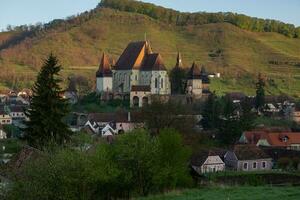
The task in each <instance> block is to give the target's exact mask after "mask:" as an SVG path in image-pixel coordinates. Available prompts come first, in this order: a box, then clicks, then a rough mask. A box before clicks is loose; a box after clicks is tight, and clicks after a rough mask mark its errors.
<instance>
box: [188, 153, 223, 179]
mask: <svg viewBox="0 0 300 200" xmlns="http://www.w3.org/2000/svg"><path fill="white" fill-rule="evenodd" d="M223 156H224V151H218V152H217V151H201V152H200V153H198V154H195V155H194V156H192V159H191V163H190V164H191V167H192V169H193V170H195V172H197V173H198V174H200V175H201V174H206V173H212V172H220V171H225V163H224V162H223V160H222V157H223Z"/></svg>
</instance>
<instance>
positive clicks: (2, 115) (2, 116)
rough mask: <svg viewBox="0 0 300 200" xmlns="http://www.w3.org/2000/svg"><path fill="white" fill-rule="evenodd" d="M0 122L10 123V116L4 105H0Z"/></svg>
mask: <svg viewBox="0 0 300 200" xmlns="http://www.w3.org/2000/svg"><path fill="white" fill-rule="evenodd" d="M0 124H1V125H5V124H12V117H11V116H10V115H9V114H8V113H7V112H6V111H5V109H4V106H3V105H2V106H0Z"/></svg>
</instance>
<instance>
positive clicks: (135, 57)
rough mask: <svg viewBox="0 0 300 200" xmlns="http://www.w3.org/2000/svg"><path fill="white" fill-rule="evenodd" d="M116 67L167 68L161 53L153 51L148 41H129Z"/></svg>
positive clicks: (121, 68) (122, 68)
mask: <svg viewBox="0 0 300 200" xmlns="http://www.w3.org/2000/svg"><path fill="white" fill-rule="evenodd" d="M114 68H115V69H116V70H131V69H137V70H166V68H165V65H164V63H163V60H162V58H161V56H160V54H158V53H152V49H151V46H150V44H149V43H148V42H147V41H140V42H131V43H129V44H128V46H127V47H126V49H125V50H124V52H123V53H122V55H121V56H120V58H119V60H118V61H117V63H116V65H115V67H114Z"/></svg>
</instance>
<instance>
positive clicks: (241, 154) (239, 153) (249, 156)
mask: <svg viewBox="0 0 300 200" xmlns="http://www.w3.org/2000/svg"><path fill="white" fill-rule="evenodd" d="M233 152H234V154H235V155H236V157H237V158H238V160H256V159H265V158H270V156H269V155H267V154H266V153H265V152H264V151H263V150H261V149H260V148H258V147H257V146H256V145H236V146H235V147H234V150H233Z"/></svg>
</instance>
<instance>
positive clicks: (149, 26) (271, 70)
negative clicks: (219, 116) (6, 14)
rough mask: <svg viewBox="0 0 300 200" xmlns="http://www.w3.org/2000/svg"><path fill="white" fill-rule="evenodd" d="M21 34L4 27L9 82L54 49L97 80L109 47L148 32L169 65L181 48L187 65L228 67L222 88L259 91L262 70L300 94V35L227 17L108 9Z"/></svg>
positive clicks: (2, 59)
mask: <svg viewBox="0 0 300 200" xmlns="http://www.w3.org/2000/svg"><path fill="white" fill-rule="evenodd" d="M106 7H107V6H106ZM21 33H22V32H21ZM21 33H18V34H17V35H16V36H17V37H16V36H14V35H13V34H12V33H10V32H6V33H0V67H1V69H2V70H1V71H2V72H7V73H8V74H10V73H13V72H14V73H15V74H14V75H13V74H12V75H10V76H7V75H6V74H4V75H3V73H0V78H1V80H2V81H1V82H2V83H3V84H4V85H6V86H10V85H12V83H11V82H12V80H15V81H14V82H16V81H19V82H20V81H21V82H22V81H23V82H30V80H31V77H32V76H34V75H35V74H36V71H37V69H38V68H39V67H40V66H41V64H42V59H43V58H45V57H46V56H47V55H48V54H49V52H53V53H55V54H56V55H57V56H58V58H59V59H60V61H61V63H62V65H63V66H64V75H65V76H66V75H67V74H70V73H73V74H74V73H80V74H86V75H87V76H89V78H90V79H94V73H95V71H96V68H97V65H98V62H99V59H100V56H101V53H102V52H103V51H105V52H106V53H108V54H109V55H110V56H111V57H112V58H113V59H115V60H116V59H117V58H118V56H119V55H120V54H121V53H122V51H123V50H124V48H125V47H126V45H127V44H128V43H129V42H130V41H136V40H144V38H145V33H146V37H147V40H149V41H150V43H151V46H152V48H153V50H154V51H156V52H160V53H161V54H162V57H163V59H164V60H165V64H166V65H167V67H168V69H171V68H172V67H173V66H174V65H175V61H176V54H177V51H180V52H181V53H182V55H183V62H184V64H185V66H187V67H189V66H190V65H191V64H192V62H193V61H197V62H198V63H199V64H203V65H205V66H206V68H207V69H208V71H211V72H220V73H221V74H222V77H224V78H222V79H220V80H216V81H213V84H212V87H213V89H215V90H218V91H221V92H224V91H231V90H234V91H239V90H243V91H246V92H247V93H253V88H254V81H255V78H256V76H257V74H258V73H259V72H262V73H265V74H266V75H267V76H268V78H269V79H270V93H272V94H278V93H289V94H292V95H300V94H299V88H298V87H300V79H299V77H300V70H299V64H300V53H299V52H300V39H297V38H291V37H286V36H284V35H283V34H279V33H264V32H251V31H249V30H245V29H241V28H239V27H238V26H236V25H233V24H232V23H226V22H225V23H209V24H202V25H192V24H189V25H176V24H172V23H171V24H170V23H166V22H164V21H162V20H159V19H155V18H153V17H151V16H148V15H144V14H140V13H136V12H132V11H131V12H124V11H120V10H117V9H111V8H103V7H98V8H96V9H94V10H92V11H90V12H85V13H82V14H80V15H79V16H76V17H70V18H68V19H66V20H55V21H53V22H51V23H49V24H46V25H43V26H41V27H38V28H36V27H35V28H31V29H26V30H25V31H23V34H21ZM3 38H4V39H3ZM19 72H21V73H19ZM7 77H10V78H9V80H6V79H7ZM273 83H274V84H273ZM298 85H299V86H298Z"/></svg>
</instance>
